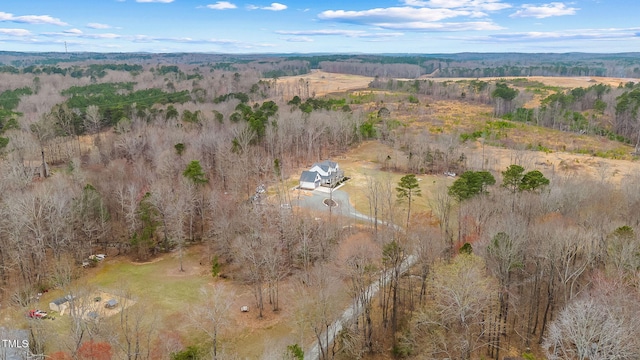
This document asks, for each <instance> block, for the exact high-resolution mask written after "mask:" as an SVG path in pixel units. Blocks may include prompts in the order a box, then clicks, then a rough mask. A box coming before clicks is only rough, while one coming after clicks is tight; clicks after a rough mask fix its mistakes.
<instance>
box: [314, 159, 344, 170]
mask: <svg viewBox="0 0 640 360" xmlns="http://www.w3.org/2000/svg"><path fill="white" fill-rule="evenodd" d="M313 165H314V166H315V165H318V166H320V167H330V168H334V169H335V168H336V167H337V166H338V163H337V162H335V161H331V160H323V161H320V162H317V163H315V164H313Z"/></svg>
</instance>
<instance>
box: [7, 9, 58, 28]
mask: <svg viewBox="0 0 640 360" xmlns="http://www.w3.org/2000/svg"><path fill="white" fill-rule="evenodd" d="M0 21H11V22H16V23H24V24H48V25H58V26H67V25H69V24H67V23H65V22H64V21H62V20H60V19H57V18H54V17H51V16H49V15H21V16H15V15H13V14H10V13H6V12H1V11H0Z"/></svg>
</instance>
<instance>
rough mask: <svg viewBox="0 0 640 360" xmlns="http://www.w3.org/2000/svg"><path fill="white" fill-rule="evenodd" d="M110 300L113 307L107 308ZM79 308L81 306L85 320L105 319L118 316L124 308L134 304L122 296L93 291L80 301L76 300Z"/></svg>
mask: <svg viewBox="0 0 640 360" xmlns="http://www.w3.org/2000/svg"><path fill="white" fill-rule="evenodd" d="M110 300H115V302H116V303H115V306H113V307H108V306H107V303H108V302H109V301H110ZM74 301H78V302H77V303H78V304H79V306H82V307H83V309H82V311H83V313H84V317H85V318H86V320H91V319H92V318H93V319H95V317H97V318H105V317H110V316H113V315H116V314H118V313H119V312H120V311H122V310H123V309H125V308H128V307H129V306H132V305H134V304H135V303H136V302H135V301H134V300H131V299H127V298H125V297H122V296H117V295H114V294H111V293H108V292H105V291H95V292H93V293H91V294H90V295H87V296H85V297H83V298H81V299H76V300H74Z"/></svg>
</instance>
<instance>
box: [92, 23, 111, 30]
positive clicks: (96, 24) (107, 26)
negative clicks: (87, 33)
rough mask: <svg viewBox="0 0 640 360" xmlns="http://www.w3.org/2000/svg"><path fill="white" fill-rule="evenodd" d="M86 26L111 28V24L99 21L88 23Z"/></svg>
mask: <svg viewBox="0 0 640 360" xmlns="http://www.w3.org/2000/svg"><path fill="white" fill-rule="evenodd" d="M86 26H87V27H88V28H90V29H111V25H107V24H100V23H88V24H87V25H86Z"/></svg>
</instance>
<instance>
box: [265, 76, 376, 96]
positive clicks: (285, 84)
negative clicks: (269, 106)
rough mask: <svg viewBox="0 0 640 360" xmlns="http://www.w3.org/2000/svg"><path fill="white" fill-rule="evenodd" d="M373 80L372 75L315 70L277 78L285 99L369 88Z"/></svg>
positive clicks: (280, 91)
mask: <svg viewBox="0 0 640 360" xmlns="http://www.w3.org/2000/svg"><path fill="white" fill-rule="evenodd" d="M371 81H373V78H372V77H369V76H359V75H349V74H335V73H329V72H324V71H319V70H313V71H311V72H310V73H308V74H305V75H301V76H285V77H281V78H279V79H278V80H277V84H278V85H277V86H278V89H279V93H280V94H282V96H283V98H284V99H291V98H293V97H294V96H296V95H297V96H300V97H315V96H323V95H327V94H330V93H334V92H342V91H348V90H357V89H363V88H367V87H368V86H369V83H370V82H371Z"/></svg>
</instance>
